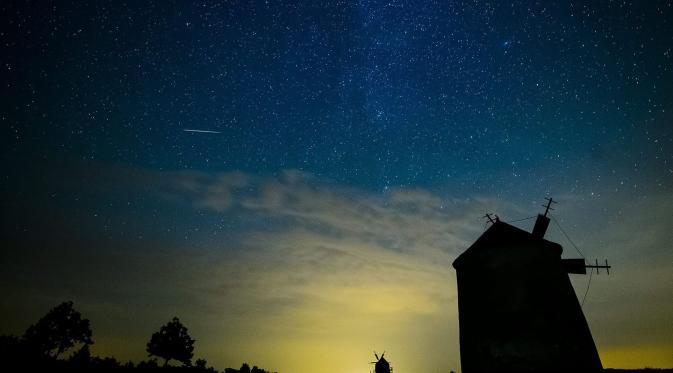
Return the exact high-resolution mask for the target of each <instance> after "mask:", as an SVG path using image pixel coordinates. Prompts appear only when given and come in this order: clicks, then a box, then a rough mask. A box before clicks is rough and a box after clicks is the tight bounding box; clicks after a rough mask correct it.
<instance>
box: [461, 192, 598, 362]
mask: <svg viewBox="0 0 673 373" xmlns="http://www.w3.org/2000/svg"><path fill="white" fill-rule="evenodd" d="M550 203H551V202H550ZM548 225H549V218H548V217H547V216H546V213H545V215H544V216H543V215H538V217H537V221H536V223H535V228H534V229H533V232H532V233H529V232H527V231H524V230H522V229H519V228H517V227H514V226H512V225H509V224H507V223H504V222H502V221H500V220H499V219H497V218H496V220H495V221H494V222H493V224H492V225H491V226H490V227H489V228H488V230H486V231H485V232H484V233H483V234H482V235H481V237H479V238H478V239H477V241H475V242H474V243H473V244H472V245H471V246H470V247H469V248H468V249H467V250H465V252H463V253H462V254H461V255H460V256H459V257H458V258H457V259H456V260H455V261H454V262H453V267H454V268H455V269H456V277H457V281H458V319H459V324H460V361H461V366H462V371H463V372H464V373H474V372H594V371H600V370H602V365H601V361H600V358H599V356H598V351H597V350H596V346H595V344H594V341H593V338H592V336H591V332H590V330H589V326H588V324H587V321H586V319H585V317H584V314H583V313H582V308H581V306H580V304H579V302H578V300H577V296H576V295H575V291H574V289H573V287H572V285H571V283H570V278H569V277H568V273H569V272H570V273H586V269H585V267H584V260H582V259H580V260H579V261H581V262H579V266H580V267H582V268H579V269H578V268H577V265H578V260H577V259H570V260H562V259H561V253H562V252H563V248H562V247H561V245H559V244H557V243H554V242H550V241H547V240H545V239H544V234H545V232H546V230H547V227H548Z"/></svg>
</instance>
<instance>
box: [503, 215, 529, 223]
mask: <svg viewBox="0 0 673 373" xmlns="http://www.w3.org/2000/svg"><path fill="white" fill-rule="evenodd" d="M534 217H535V215H533V216H529V217H527V218H523V219H517V220H509V221H506V222H505V223H516V222H520V221H524V220H528V219H532V218H534Z"/></svg>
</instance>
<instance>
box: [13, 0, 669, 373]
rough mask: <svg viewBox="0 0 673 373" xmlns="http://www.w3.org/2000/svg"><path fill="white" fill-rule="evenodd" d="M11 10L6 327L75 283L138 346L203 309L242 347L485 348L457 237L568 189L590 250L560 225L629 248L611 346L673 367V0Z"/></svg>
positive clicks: (621, 260)
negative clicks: (459, 263)
mask: <svg viewBox="0 0 673 373" xmlns="http://www.w3.org/2000/svg"><path fill="white" fill-rule="evenodd" d="M0 16H1V17H2V23H1V24H0V83H1V86H0V89H1V96H0V97H1V100H0V121H1V122H2V126H1V131H2V137H1V138H0V140H1V143H0V145H1V146H0V155H1V162H2V171H1V173H0V177H1V179H0V180H1V181H0V203H1V208H2V225H1V228H0V232H1V237H2V245H1V246H2V247H0V258H1V262H0V267H1V271H0V291H1V292H2V294H3V295H4V296H3V298H2V299H1V300H0V334H5V333H15V334H21V333H22V332H23V331H24V330H25V329H26V328H27V327H28V326H29V325H30V324H31V323H33V322H35V321H36V320H37V319H38V318H39V317H40V316H42V315H43V314H44V313H45V312H46V311H47V310H49V309H50V308H51V307H53V306H54V305H56V304H58V303H60V302H61V301H64V300H73V301H74V303H75V308H77V309H78V310H79V311H81V312H82V314H83V316H84V317H87V318H89V319H90V320H91V323H92V329H93V339H94V340H95V344H94V345H93V348H92V351H93V353H94V354H98V355H102V356H116V357H117V358H119V359H122V360H128V359H132V360H135V361H139V360H141V359H144V358H146V353H145V344H146V342H147V340H148V339H149V337H150V335H151V333H152V332H154V331H156V330H157V329H158V328H159V326H161V325H162V324H164V323H165V322H167V321H168V320H170V318H172V317H173V316H176V315H177V316H179V317H180V318H181V320H182V321H183V322H184V323H185V325H186V326H187V327H188V328H189V330H190V334H191V335H192V337H194V338H195V339H196V340H197V342H196V345H195V357H204V358H206V359H207V360H208V362H209V364H212V365H215V366H216V367H218V368H220V369H223V368H224V367H225V366H232V367H238V366H240V364H241V363H242V362H243V361H248V362H250V363H253V364H256V365H259V366H261V367H263V368H266V369H271V370H278V371H280V372H285V373H287V372H298V373H301V372H314V371H320V372H326V373H331V372H353V373H355V372H366V371H368V370H369V369H371V365H369V364H368V363H369V362H370V361H372V358H373V357H372V350H377V351H379V352H381V351H383V350H386V351H387V353H386V357H389V358H390V361H391V362H392V365H393V367H394V368H395V370H396V371H399V372H420V371H426V372H440V371H442V372H446V371H449V370H450V369H452V370H456V371H459V351H458V319H457V298H456V285H455V283H456V282H455V272H454V270H453V268H452V267H451V262H452V261H453V260H454V259H455V258H456V256H457V255H459V254H460V253H461V252H462V251H463V250H464V249H465V248H467V246H469V244H470V243H471V242H473V241H474V240H475V239H476V238H477V237H478V236H479V235H480V234H481V232H482V231H483V229H484V223H485V222H484V220H483V219H481V216H483V215H484V213H486V212H494V213H497V214H498V215H499V216H500V217H501V218H502V219H503V220H504V221H512V220H518V219H522V218H526V217H529V216H533V215H535V214H537V213H538V212H540V211H542V207H541V206H540V205H541V204H542V203H543V202H544V198H545V197H548V196H552V197H554V198H555V199H556V200H558V201H559V203H558V204H557V205H556V206H555V208H556V210H555V211H553V212H552V214H553V215H552V216H554V217H555V219H556V222H557V223H558V225H560V226H561V227H562V228H563V229H564V230H565V231H566V232H567V233H568V235H569V237H570V238H571V239H572V240H573V242H574V243H575V244H577V246H578V248H579V249H580V251H581V254H580V253H578V252H577V251H576V250H575V249H574V248H573V246H572V244H571V243H570V242H569V241H568V240H567V239H566V238H565V237H564V236H563V235H562V234H561V231H560V230H559V229H558V225H557V224H555V223H552V225H551V227H550V230H549V232H548V235H547V238H548V239H550V240H553V241H556V242H559V243H560V244H562V245H563V246H564V257H579V256H580V255H584V256H586V257H587V259H590V260H592V261H593V260H594V259H596V258H597V259H599V260H600V261H602V260H604V259H605V258H607V259H608V260H609V261H610V262H611V264H612V265H613V266H614V268H613V272H612V273H611V274H610V276H609V277H608V276H604V274H603V273H601V274H600V275H598V276H596V275H594V277H593V279H592V282H591V287H590V289H589V292H588V295H587V298H586V301H585V304H584V312H585V314H586V316H587V320H588V322H589V325H590V327H591V330H592V333H593V335H594V339H595V341H596V344H597V347H598V350H599V353H600V355H601V358H602V360H603V365H604V366H606V367H644V366H649V367H671V366H673V355H672V354H670V352H671V351H673V301H671V294H673V275H672V274H671V273H673V250H671V241H673V223H671V222H670V220H669V219H670V217H669V215H670V212H671V210H672V209H673V1H670V0H668V1H654V0H653V1H633V2H630V1H586V2H584V1H572V2H558V3H551V2H548V1H539V2H533V1H529V2H527V1H521V2H504V1H493V2H482V1H395V0H390V1H364V0H362V1H331V2H321V1H305V2H293V1H271V0H269V1H265V2H263V1H231V2H222V3H218V2H212V3H208V2H206V3H204V2H188V1H184V2H183V1H145V2H139V1H138V2H136V1H133V2H130V3H123V2H119V1H100V2H93V3H92V4H85V2H80V1H73V2H69V1H55V2H31V1H29V2H24V1H5V2H2V4H0ZM194 130H196V131H194ZM513 224H515V225H517V226H519V227H521V228H524V229H530V228H531V225H532V220H523V221H520V222H516V223H513ZM572 278H573V283H574V285H575V289H576V292H577V294H578V296H579V298H580V299H581V298H582V296H583V294H584V292H585V290H586V288H587V282H588V276H579V275H573V277H572Z"/></svg>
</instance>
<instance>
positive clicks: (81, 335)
mask: <svg viewBox="0 0 673 373" xmlns="http://www.w3.org/2000/svg"><path fill="white" fill-rule="evenodd" d="M23 340H24V342H26V344H27V345H28V346H29V347H30V348H31V349H33V350H34V351H37V352H39V353H42V354H45V355H49V356H52V357H54V358H57V357H58V355H60V354H61V353H63V352H64V351H65V350H67V349H69V348H70V347H73V346H74V345H75V343H82V344H84V345H91V344H93V340H91V328H90V327H89V320H87V319H83V318H82V315H81V314H80V313H79V312H77V311H76V310H75V309H74V308H73V307H72V302H63V303H61V304H59V305H58V306H56V307H54V308H52V309H51V311H49V312H48V313H47V314H46V315H45V316H44V317H42V318H41V319H40V320H39V321H38V322H37V323H36V324H34V325H31V326H30V327H28V329H27V330H26V333H25V334H24V336H23Z"/></svg>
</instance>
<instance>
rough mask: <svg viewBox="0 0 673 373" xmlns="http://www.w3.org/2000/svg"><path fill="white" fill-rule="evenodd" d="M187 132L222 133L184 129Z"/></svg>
mask: <svg viewBox="0 0 673 373" xmlns="http://www.w3.org/2000/svg"><path fill="white" fill-rule="evenodd" d="M183 131H185V132H198V133H222V132H220V131H210V130H193V129H187V128H185V129H183Z"/></svg>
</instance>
